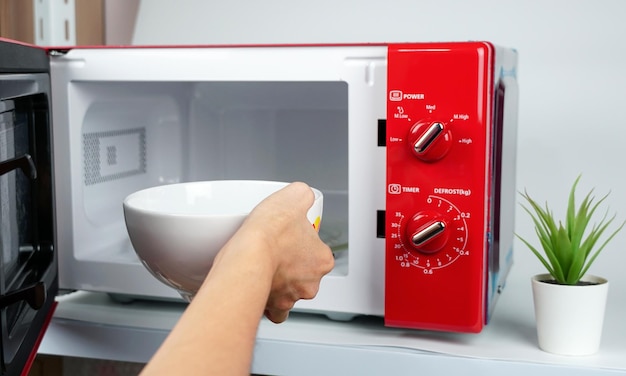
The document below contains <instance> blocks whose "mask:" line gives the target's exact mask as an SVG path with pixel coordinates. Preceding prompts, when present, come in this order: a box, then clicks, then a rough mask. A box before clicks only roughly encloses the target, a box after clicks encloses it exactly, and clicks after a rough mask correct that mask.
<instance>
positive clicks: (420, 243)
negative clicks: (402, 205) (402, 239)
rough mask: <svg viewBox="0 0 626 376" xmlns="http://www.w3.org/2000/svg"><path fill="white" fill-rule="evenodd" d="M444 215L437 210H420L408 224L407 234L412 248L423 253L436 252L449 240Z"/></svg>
mask: <svg viewBox="0 0 626 376" xmlns="http://www.w3.org/2000/svg"><path fill="white" fill-rule="evenodd" d="M447 227H448V226H447V222H446V221H445V219H444V217H443V216H442V215H441V214H439V213H436V212H431V211H427V212H420V213H417V214H415V215H414V216H413V218H412V219H411V221H410V222H409V223H408V224H407V228H406V236H407V238H408V242H409V244H410V245H411V247H412V248H414V249H415V250H417V251H420V252H422V253H427V254H431V253H435V252H438V251H439V250H441V249H442V248H443V247H444V246H445V245H446V243H447V242H448V236H449V235H448V234H449V231H448V229H447Z"/></svg>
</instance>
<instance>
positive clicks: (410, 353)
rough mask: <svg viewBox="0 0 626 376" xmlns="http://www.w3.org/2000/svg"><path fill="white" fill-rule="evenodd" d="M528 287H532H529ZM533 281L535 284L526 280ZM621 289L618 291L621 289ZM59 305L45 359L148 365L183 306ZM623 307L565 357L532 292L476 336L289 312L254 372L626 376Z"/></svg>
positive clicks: (263, 332)
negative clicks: (547, 339) (580, 351)
mask: <svg viewBox="0 0 626 376" xmlns="http://www.w3.org/2000/svg"><path fill="white" fill-rule="evenodd" d="M526 282H528V281H526ZM528 283H529V282H528ZM618 292H619V291H618ZM57 300H58V301H59V305H58V307H57V310H56V312H55V316H54V318H53V320H52V323H51V325H50V327H49V329H48V331H47V333H46V335H45V337H44V340H43V342H42V344H41V347H40V349H39V352H40V353H44V354H52V355H64V356H79V357H90V358H99V359H112V360H121V361H134V362H146V361H148V360H149V358H150V356H151V355H152V354H153V353H154V351H155V350H156V349H157V348H158V346H159V345H160V343H161V342H162V341H163V339H164V338H165V336H166V335H167V333H168V332H169V330H170V329H171V328H172V327H173V325H174V323H175V322H176V321H177V320H178V318H179V317H180V315H181V313H182V311H183V309H184V307H185V306H184V305H183V304H178V303H164V302H144V301H135V302H132V303H129V304H121V303H117V302H114V301H113V300H111V299H110V298H109V297H108V295H106V294H102V293H89V292H76V293H72V294H68V295H65V296H61V297H59V298H57ZM624 317H626V304H625V303H624V302H622V301H621V299H619V295H615V294H614V295H611V293H609V303H608V307H607V315H606V319H605V325H604V333H603V338H602V344H601V347H600V351H599V352H598V353H597V354H595V355H592V356H585V357H567V356H558V355H552V354H549V353H546V352H543V351H541V350H539V348H538V346H537V339H536V333H535V326H534V317H533V311H532V298H531V296H530V287H529V286H528V285H526V284H524V283H519V282H518V283H512V284H510V286H507V288H506V289H505V291H504V293H503V295H502V297H501V299H500V301H499V302H498V305H497V306H496V310H495V313H494V317H493V319H492V320H491V322H490V324H489V325H488V326H487V327H486V328H485V329H484V330H483V332H482V333H480V334H456V333H439V332H431V331H418V330H403V329H395V328H386V327H384V326H383V321H382V319H381V318H378V317H357V318H356V319H354V320H353V321H350V322H337V321H332V320H330V319H328V318H326V317H325V316H321V315H313V314H305V313H292V314H291V315H290V317H289V319H288V320H287V321H286V322H285V323H283V324H280V325H276V324H273V323H271V322H269V321H268V320H263V321H262V322H261V325H260V327H259V331H258V336H257V346H256V350H255V360H254V363H253V369H252V371H253V372H254V373H263V374H290V375H291V374H302V375H319V374H325V375H332V374H337V375H346V374H394V375H401V374H415V373H416V369H419V370H420V372H419V373H422V371H423V372H424V373H423V374H446V375H449V374H454V373H455V372H459V371H462V372H463V373H464V374H474V373H478V372H480V373H482V374H485V375H487V374H494V375H495V374H502V372H506V374H507V375H514V374H520V375H522V374H523V375H527V374H530V373H531V372H532V373H533V374H534V375H538V374H550V375H560V374H562V375H577V374H581V375H582V374H584V375H589V374H596V375H604V374H606V375H612V374H619V373H625V374H626V322H625V321H624V320H623V318H624Z"/></svg>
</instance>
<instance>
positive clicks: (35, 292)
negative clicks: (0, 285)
mask: <svg viewBox="0 0 626 376" xmlns="http://www.w3.org/2000/svg"><path fill="white" fill-rule="evenodd" d="M20 301H26V303H28V305H29V306H30V307H31V308H32V309H34V310H39V309H40V308H41V307H43V304H44V302H45V301H46V284H45V283H43V282H37V283H35V284H33V285H30V286H28V287H24V288H21V289H19V290H15V291H11V292H10V293H8V294H5V295H1V296H0V309H3V308H6V307H8V306H10V305H11V304H14V303H17V302H20Z"/></svg>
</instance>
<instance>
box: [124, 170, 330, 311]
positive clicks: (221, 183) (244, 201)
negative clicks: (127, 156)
mask: <svg viewBox="0 0 626 376" xmlns="http://www.w3.org/2000/svg"><path fill="white" fill-rule="evenodd" d="M287 184H288V183H282V182H271V181H256V180H217V181H201V182H189V183H179V184H170V185H161V186H157V187H152V188H148V189H144V190H141V191H138V192H135V193H132V194H130V195H129V196H128V197H126V199H125V200H124V203H123V207H124V218H125V220H126V228H127V230H128V234H129V236H130V241H131V243H132V245H133V248H134V249H135V252H136V253H137V256H138V257H139V259H140V260H141V261H142V263H143V264H144V266H145V267H146V268H147V269H148V270H149V271H150V273H152V275H154V276H155V277H156V278H157V279H158V280H160V281H161V282H163V283H165V284H167V285H169V286H171V287H173V288H174V289H176V290H178V292H179V293H180V294H181V296H182V297H183V298H185V299H186V300H188V301H190V300H191V299H192V297H193V295H194V294H195V293H196V291H197V290H198V288H199V287H200V285H201V284H202V282H203V281H204V278H205V277H206V275H207V273H208V272H209V269H210V268H211V265H212V264H213V259H214V257H215V255H216V254H217V252H218V251H219V250H220V249H221V248H222V246H223V245H224V244H225V243H226V241H227V240H228V239H229V238H230V237H231V236H232V235H233V234H234V233H235V231H237V229H238V228H239V226H240V225H241V223H242V222H243V220H244V219H245V217H246V216H247V215H248V214H249V213H250V211H251V210H252V209H253V208H254V207H255V206H256V205H257V204H258V203H259V202H261V201H262V200H263V199H264V198H266V197H267V196H269V195H270V194H272V193H274V192H275V191H277V190H279V189H281V188H283V187H285V186H286V185H287ZM313 191H314V193H315V202H314V203H313V206H312V207H311V209H309V212H308V213H307V217H308V218H309V220H310V221H311V223H312V224H313V226H315V227H316V229H319V224H320V221H321V218H322V207H323V195H322V193H321V192H320V191H319V190H317V189H313Z"/></svg>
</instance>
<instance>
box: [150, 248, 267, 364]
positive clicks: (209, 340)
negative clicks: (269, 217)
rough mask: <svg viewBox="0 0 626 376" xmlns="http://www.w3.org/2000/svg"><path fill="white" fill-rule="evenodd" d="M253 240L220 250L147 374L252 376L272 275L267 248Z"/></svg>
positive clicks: (151, 362)
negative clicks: (258, 332)
mask: <svg viewBox="0 0 626 376" xmlns="http://www.w3.org/2000/svg"><path fill="white" fill-rule="evenodd" d="M249 240H250V239H248V240H246V239H242V237H238V238H237V237H235V238H234V239H231V241H230V242H229V243H228V244H227V245H226V246H225V247H224V249H223V250H222V252H220V256H219V258H218V259H216V261H215V265H214V267H213V268H212V270H211V272H210V273H209V276H208V277H207V279H206V281H205V283H204V284H203V286H202V287H201V289H200V291H198V293H197V294H196V296H195V298H194V301H193V302H192V303H191V304H190V305H189V307H188V308H187V310H186V311H185V313H184V317H183V318H181V320H179V323H178V324H177V326H176V328H175V329H174V330H173V331H172V333H171V334H170V336H169V337H168V338H167V339H166V341H165V343H164V344H163V345H162V346H161V348H160V349H159V350H158V352H157V353H156V354H155V356H154V358H153V359H152V360H151V361H150V364H149V365H148V366H147V367H146V369H145V370H144V373H145V374H146V375H147V374H150V375H152V374H163V375H173V374H181V375H182V374H196V373H197V372H198V370H203V372H202V373H203V374H207V375H209V374H219V375H226V374H249V372H250V365H251V360H252V353H253V349H254V343H255V339H256V332H257V328H258V324H259V321H260V319H261V317H262V315H263V311H264V309H265V305H266V302H267V298H268V295H269V291H270V288H271V282H272V275H273V273H274V269H273V268H274V265H272V264H271V263H270V261H269V260H268V258H267V257H266V255H267V251H266V250H263V249H260V248H261V247H262V246H263V245H262V244H259V243H256V244H255V242H253V241H249ZM242 241H245V243H246V244H241V242H242ZM238 242H239V244H237V243H238ZM251 246H252V247H253V248H251ZM254 247H256V249H255V248H254ZM244 250H245V251H244Z"/></svg>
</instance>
